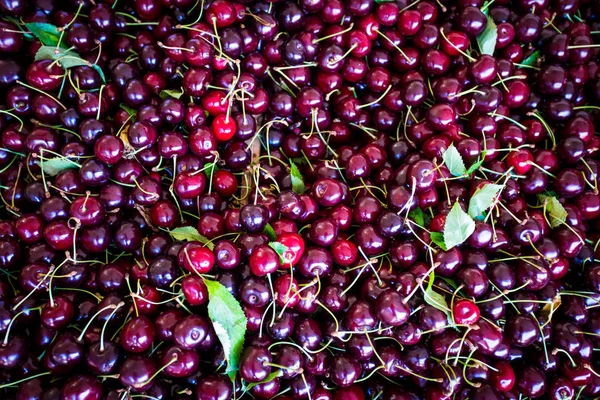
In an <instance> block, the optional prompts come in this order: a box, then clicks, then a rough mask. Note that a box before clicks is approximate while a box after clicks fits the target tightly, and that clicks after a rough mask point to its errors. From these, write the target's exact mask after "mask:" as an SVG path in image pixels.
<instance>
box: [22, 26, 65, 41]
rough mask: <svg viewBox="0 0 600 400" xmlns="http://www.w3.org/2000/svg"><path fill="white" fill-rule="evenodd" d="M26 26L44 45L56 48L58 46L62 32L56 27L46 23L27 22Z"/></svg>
mask: <svg viewBox="0 0 600 400" xmlns="http://www.w3.org/2000/svg"><path fill="white" fill-rule="evenodd" d="M25 26H26V27H27V29H29V32H31V33H32V34H33V36H35V37H36V38H38V40H39V41H40V42H41V43H42V45H44V46H54V47H56V45H58V42H59V40H60V32H59V31H58V28H57V27H56V26H54V25H52V24H47V23H45V22H27V23H25Z"/></svg>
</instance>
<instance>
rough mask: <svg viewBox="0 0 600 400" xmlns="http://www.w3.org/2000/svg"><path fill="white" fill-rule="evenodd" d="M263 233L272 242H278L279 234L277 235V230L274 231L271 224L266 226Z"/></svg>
mask: <svg viewBox="0 0 600 400" xmlns="http://www.w3.org/2000/svg"><path fill="white" fill-rule="evenodd" d="M263 232H264V233H265V235H267V236H268V237H269V239H270V240H272V241H275V240H277V234H276V233H275V229H273V227H272V226H271V224H267V225H265V229H263Z"/></svg>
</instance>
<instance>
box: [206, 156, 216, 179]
mask: <svg viewBox="0 0 600 400" xmlns="http://www.w3.org/2000/svg"><path fill="white" fill-rule="evenodd" d="M204 168H205V170H204V173H205V174H206V176H209V177H212V176H213V175H214V174H215V172H217V171H218V170H219V169H220V168H219V167H218V166H217V161H216V160H215V161H213V162H211V163H209V164H206V165H204Z"/></svg>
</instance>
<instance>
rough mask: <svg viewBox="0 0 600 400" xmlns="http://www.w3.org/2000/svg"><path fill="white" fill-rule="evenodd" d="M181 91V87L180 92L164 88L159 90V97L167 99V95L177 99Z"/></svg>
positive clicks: (181, 93)
mask: <svg viewBox="0 0 600 400" xmlns="http://www.w3.org/2000/svg"><path fill="white" fill-rule="evenodd" d="M183 93H184V92H183V89H182V90H181V92H179V91H177V90H171V89H165V90H162V91H161V92H160V94H159V97H160V98H161V99H163V100H165V99H168V98H169V97H173V98H175V99H179V98H180V97H181V96H182V95H183Z"/></svg>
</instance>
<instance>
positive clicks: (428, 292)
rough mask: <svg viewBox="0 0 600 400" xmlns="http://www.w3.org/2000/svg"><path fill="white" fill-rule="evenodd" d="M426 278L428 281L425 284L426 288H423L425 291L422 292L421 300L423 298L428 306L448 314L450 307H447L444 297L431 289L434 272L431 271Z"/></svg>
mask: <svg viewBox="0 0 600 400" xmlns="http://www.w3.org/2000/svg"><path fill="white" fill-rule="evenodd" d="M428 279H429V282H428V284H427V288H426V289H425V293H424V294H423V300H425V302H426V303H427V304H429V305H430V306H432V307H434V308H437V309H438V310H440V311H443V312H444V313H445V314H446V315H449V314H450V307H448V303H447V302H446V298H445V297H444V296H442V295H441V294H439V293H438V292H436V291H434V290H433V281H434V280H435V274H434V273H433V272H432V273H431V274H430V275H429V278H428Z"/></svg>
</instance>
